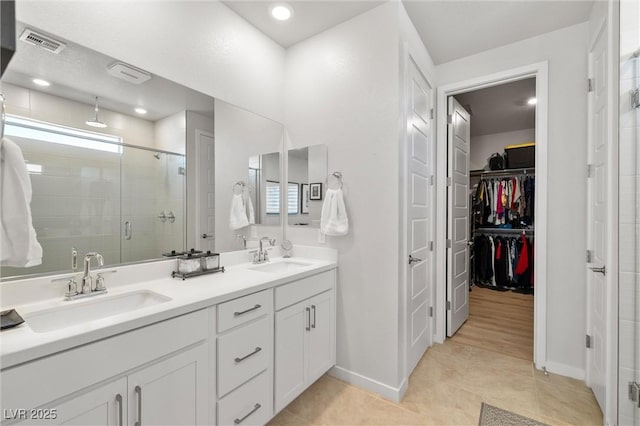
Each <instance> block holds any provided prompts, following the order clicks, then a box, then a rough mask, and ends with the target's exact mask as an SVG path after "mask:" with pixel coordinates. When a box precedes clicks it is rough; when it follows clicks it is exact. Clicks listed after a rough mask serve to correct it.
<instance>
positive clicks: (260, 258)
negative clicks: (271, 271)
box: [253, 237, 276, 263]
mask: <svg viewBox="0 0 640 426" xmlns="http://www.w3.org/2000/svg"><path fill="white" fill-rule="evenodd" d="M265 241H268V242H269V245H271V246H273V245H275V243H276V239H275V238H270V237H262V238H260V241H259V242H260V250H258V251H254V252H253V253H254V256H253V263H264V262H268V261H269V252H268V251H267V250H266V249H264V248H263V247H264V246H263V245H262V243H263V242H265Z"/></svg>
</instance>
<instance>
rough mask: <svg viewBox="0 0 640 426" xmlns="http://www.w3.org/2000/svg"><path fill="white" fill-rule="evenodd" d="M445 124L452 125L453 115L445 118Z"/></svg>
mask: <svg viewBox="0 0 640 426" xmlns="http://www.w3.org/2000/svg"><path fill="white" fill-rule="evenodd" d="M447 124H453V115H451V114H449V115H448V116H447Z"/></svg>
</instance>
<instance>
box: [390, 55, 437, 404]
mask: <svg viewBox="0 0 640 426" xmlns="http://www.w3.org/2000/svg"><path fill="white" fill-rule="evenodd" d="M400 55H401V56H400V83H401V85H400V94H401V96H400V111H401V117H402V119H401V120H402V121H401V123H400V135H399V147H400V150H399V151H400V152H399V160H398V161H399V164H400V173H399V191H398V195H399V197H398V198H399V199H398V202H399V203H400V214H399V217H398V219H399V225H400V227H399V229H400V233H399V234H400V235H399V238H398V253H399V259H398V264H399V266H398V279H399V283H400V285H399V286H398V288H399V294H398V297H399V301H400V310H399V322H400V330H399V331H400V332H399V339H400V356H399V359H400V360H401V363H402V365H400V366H399V368H398V370H399V372H400V373H401V383H400V385H399V386H398V400H400V399H402V397H403V395H404V393H405V392H406V391H407V389H408V386H409V382H408V380H409V375H410V374H411V371H408V370H409V364H410V362H409V342H410V341H411V337H410V336H409V333H410V332H411V330H410V328H409V321H410V318H409V316H410V315H411V310H410V309H409V304H408V301H407V297H408V294H409V288H408V286H409V279H408V271H407V259H408V258H409V252H408V249H407V231H408V229H407V227H408V223H407V220H406V219H407V200H408V197H409V194H408V183H407V171H408V161H407V149H406V147H407V143H408V140H407V138H408V137H409V134H408V132H407V126H406V123H407V120H408V117H409V111H410V108H411V105H410V94H409V91H410V90H411V86H410V84H409V82H410V81H411V78H410V74H409V73H410V63H411V62H413V63H414V64H415V66H416V68H417V69H418V71H419V72H420V73H421V74H422V76H423V77H424V79H425V80H426V82H427V84H428V85H429V86H430V87H431V99H430V100H431V107H432V108H433V111H434V113H435V111H436V105H435V93H436V86H435V85H434V84H433V79H432V78H431V76H430V75H429V73H428V72H426V70H425V68H424V66H421V61H420V60H419V59H418V57H417V55H415V54H414V52H413V51H412V49H411V48H410V47H409V43H407V42H403V43H402V45H401V51H400ZM430 136H431V141H432V143H431V159H432V161H433V164H432V167H433V170H434V176H435V175H436V173H437V169H436V167H437V162H436V161H435V160H436V156H435V154H436V153H437V148H436V143H437V140H436V138H435V137H436V126H435V120H432V123H431V130H430ZM432 194H433V195H432V198H433V200H432V201H433V202H434V203H435V201H436V200H437V196H436V187H435V185H434V186H433V190H432ZM432 214H433V216H434V217H433V219H434V220H433V221H432V228H433V229H432V230H431V235H432V238H433V241H434V250H433V251H430V252H429V253H430V254H429V255H430V256H431V257H432V263H431V264H432V265H434V266H433V267H432V271H431V278H432V280H433V281H432V282H433V283H434V285H432V288H431V301H432V303H433V304H434V314H433V318H432V319H431V324H430V326H429V327H430V329H431V336H432V339H431V345H433V343H434V342H435V340H434V339H433V336H434V330H435V324H436V322H435V319H436V314H435V310H436V307H435V302H436V301H435V299H434V294H435V291H434V290H435V280H434V278H435V273H434V272H435V271H434V270H435V261H436V259H437V257H436V256H435V253H436V250H437V249H436V247H435V245H436V244H435V241H436V238H437V234H436V229H435V224H436V220H435V219H436V218H437V215H438V213H437V207H435V206H434V208H433V209H432ZM427 350H428V349H427Z"/></svg>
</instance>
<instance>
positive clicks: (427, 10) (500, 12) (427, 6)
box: [403, 0, 593, 64]
mask: <svg viewBox="0 0 640 426" xmlns="http://www.w3.org/2000/svg"><path fill="white" fill-rule="evenodd" d="M403 2H404V5H405V8H406V9H407V13H408V14H409V17H410V18H411V20H412V21H413V25H415V27H416V29H417V30H418V33H419V34H420V37H421V38H422V41H423V43H424V44H425V45H426V46H427V49H428V50H429V53H430V54H431V57H432V59H433V61H434V62H435V63H436V64H441V63H444V62H448V61H452V60H454V59H458V58H463V57H465V56H469V55H473V54H475V53H480V52H483V51H485V50H488V49H492V48H495V47H499V46H504V45H507V44H510V43H514V42H516V41H519V40H524V39H526V38H530V37H534V36H536V35H540V34H544V33H547V32H549V31H554V30H558V29H560V28H564V27H568V26H571V25H575V24H578V23H580V22H585V21H587V20H588V19H589V13H590V11H591V7H592V6H593V0H591V1H579V0H565V1H551V0H550V1H544V0H537V1H530V0H510V1H487V0H474V1H415V0H414V1H412V0H404V1H403Z"/></svg>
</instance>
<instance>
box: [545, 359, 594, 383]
mask: <svg viewBox="0 0 640 426" xmlns="http://www.w3.org/2000/svg"><path fill="white" fill-rule="evenodd" d="M545 367H547V371H548V372H549V373H554V374H560V375H561V376H567V377H572V378H574V379H577V380H584V379H585V378H586V377H587V376H586V373H585V371H584V370H583V369H582V368H577V367H572V366H570V365H566V364H560V363H559V362H553V361H547V363H546V365H545Z"/></svg>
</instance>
